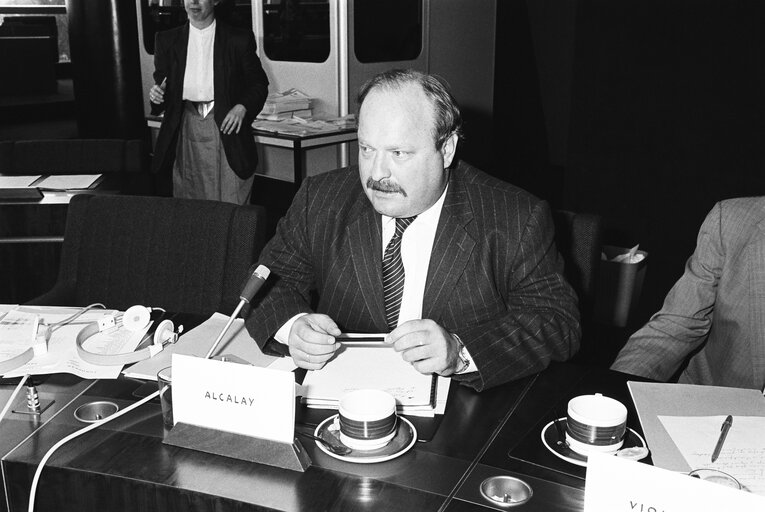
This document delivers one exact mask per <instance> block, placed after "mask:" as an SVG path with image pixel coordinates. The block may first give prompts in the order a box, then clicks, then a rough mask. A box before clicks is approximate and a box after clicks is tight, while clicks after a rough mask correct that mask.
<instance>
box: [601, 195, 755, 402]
mask: <svg viewBox="0 0 765 512" xmlns="http://www.w3.org/2000/svg"><path fill="white" fill-rule="evenodd" d="M689 356H690V359H688V357H689ZM684 363H687V364H686V365H685V368H684V369H683V370H682V373H681V374H680V381H681V382H688V383H692V384H709V385H715V386H730V387H740V388H754V389H762V388H763V386H765V197H749V198H737V199H729V200H726V201H722V202H720V203H717V204H716V205H715V207H714V208H713V209H712V211H711V212H709V214H708V215H707V217H706V220H704V224H703V225H702V226H701V229H700V230H699V235H698V240H697V245H696V250H695V251H694V253H693V255H692V256H691V257H690V258H689V259H688V262H687V263H686V266H685V272H684V273H683V276H682V277H681V278H680V279H679V280H678V281H677V283H675V285H674V286H673V287H672V289H671V290H670V292H669V294H668V295H667V297H666V299H665V300H664V305H663V306H662V308H661V310H660V311H659V312H658V313H656V314H655V315H654V316H653V317H652V318H651V320H650V321H649V322H648V323H647V324H646V325H645V326H644V327H643V328H641V329H640V330H639V331H637V332H636V333H635V334H633V335H632V336H631V337H630V339H629V340H628V341H627V344H626V345H625V346H624V348H623V349H622V350H621V352H619V355H618V357H617V358H616V361H615V362H614V364H613V365H612V366H611V367H612V369H614V370H618V371H622V372H625V373H631V374H633V375H642V376H645V377H649V378H652V379H657V380H668V379H670V378H671V377H672V376H673V374H675V373H676V372H677V371H678V369H680V368H681V367H682V365H683V364H684Z"/></svg>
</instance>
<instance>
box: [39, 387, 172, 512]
mask: <svg viewBox="0 0 765 512" xmlns="http://www.w3.org/2000/svg"><path fill="white" fill-rule="evenodd" d="M159 395H160V391H159V390H157V391H155V392H154V393H152V394H150V395H149V396H147V397H146V398H143V399H141V400H140V401H138V402H136V403H134V404H133V405H131V406H129V407H126V408H125V409H123V410H121V411H119V412H116V413H114V414H112V415H111V416H107V417H106V418H104V419H102V420H100V421H97V422H95V423H92V424H90V425H88V426H87V427H85V428H82V429H80V430H77V431H76V432H72V433H71V434H69V435H68V436H66V437H65V438H63V439H62V440H60V441H59V442H57V443H56V444H54V445H53V446H52V447H51V448H50V450H48V452H47V453H46V454H45V456H44V457H43V458H42V460H40V463H39V464H38V465H37V470H36V471H35V476H34V477H33V478H32V489H31V490H30V492H29V508H28V511H29V512H34V509H35V496H36V495H37V484H38V482H39V480H40V474H41V473H42V470H43V467H45V463H46V462H48V459H50V457H51V456H52V455H53V453H54V452H55V451H56V450H58V449H59V448H61V447H62V446H63V445H64V444H66V443H68V442H69V441H71V440H72V439H74V438H76V437H78V436H81V435H82V434H85V433H86V432H90V431H91V430H94V429H96V428H98V427H100V426H101V425H104V424H106V423H109V422H110V421H112V420H116V419H117V418H119V417H120V416H122V415H124V414H127V413H128V412H130V411H132V410H133V409H136V408H138V407H140V406H142V405H143V404H145V403H146V402H148V401H150V400H152V399H154V398H156V397H158V396H159Z"/></svg>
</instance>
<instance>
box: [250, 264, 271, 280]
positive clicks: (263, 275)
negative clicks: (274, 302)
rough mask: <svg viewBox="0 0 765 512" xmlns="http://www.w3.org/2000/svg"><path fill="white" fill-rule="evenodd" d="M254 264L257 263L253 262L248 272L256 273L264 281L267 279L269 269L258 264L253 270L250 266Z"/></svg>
mask: <svg viewBox="0 0 765 512" xmlns="http://www.w3.org/2000/svg"><path fill="white" fill-rule="evenodd" d="M255 265H257V263H255V264H253V265H252V266H251V267H250V273H252V274H258V275H259V276H260V277H261V278H262V279H263V280H264V281H265V280H266V279H268V276H270V275H271V270H270V269H269V268H268V267H267V266H265V265H258V267H257V268H256V269H255V270H252V267H254V266H255Z"/></svg>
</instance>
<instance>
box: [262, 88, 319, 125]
mask: <svg viewBox="0 0 765 512" xmlns="http://www.w3.org/2000/svg"><path fill="white" fill-rule="evenodd" d="M292 117H299V118H302V119H309V118H310V117H311V98H310V97H309V96H307V95H306V94H304V93H303V92H301V91H299V90H297V89H289V90H287V91H284V92H273V93H271V94H269V95H268V98H267V99H266V103H265V105H263V110H261V111H260V114H258V119H266V120H269V121H278V120H281V119H290V118H292Z"/></svg>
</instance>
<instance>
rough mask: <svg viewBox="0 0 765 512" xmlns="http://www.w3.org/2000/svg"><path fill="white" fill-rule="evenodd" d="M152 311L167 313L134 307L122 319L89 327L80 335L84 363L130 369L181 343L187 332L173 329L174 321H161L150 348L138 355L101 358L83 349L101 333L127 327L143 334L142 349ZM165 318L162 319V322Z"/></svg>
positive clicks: (109, 319)
mask: <svg viewBox="0 0 765 512" xmlns="http://www.w3.org/2000/svg"><path fill="white" fill-rule="evenodd" d="M152 311H161V312H162V316H164V315H165V310H164V309H162V308H148V307H146V306H131V307H129V308H128V309H127V310H126V311H125V312H124V313H123V314H122V316H114V315H110V316H105V317H103V318H101V319H99V320H98V321H97V322H92V323H89V324H88V325H86V326H85V327H84V328H83V329H82V330H81V331H80V332H79V333H78V334H77V353H78V354H79V355H80V357H81V358H82V359H83V360H84V361H87V362H88V363H92V364H97V365H126V364H132V363H137V362H138V361H142V360H144V359H149V358H151V357H154V356H155V355H157V354H159V353H160V352H161V351H162V349H163V348H164V347H165V345H166V344H168V343H175V342H176V341H178V336H179V335H180V333H181V331H182V328H183V327H182V326H179V328H178V331H177V332H176V331H175V325H173V322H172V321H171V320H162V321H160V322H159V324H158V325H157V327H156V329H154V334H153V335H152V344H151V345H149V346H148V347H144V348H142V349H139V350H136V351H135V352H126V353H123V354H97V353H95V352H89V351H87V350H85V348H84V347H83V344H84V343H85V341H86V340H87V339H88V338H90V337H91V336H93V335H95V334H98V333H100V332H106V331H112V330H115V329H119V328H120V327H123V328H125V329H126V330H128V331H130V332H132V333H140V334H138V335H140V336H142V339H141V341H140V342H139V343H138V344H139V345H140V344H141V343H143V342H144V341H145V340H146V339H147V337H144V336H143V334H144V333H145V332H146V331H147V330H148V329H149V327H151V323H152V321H151V313H152ZM162 316H160V319H161V318H162Z"/></svg>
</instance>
